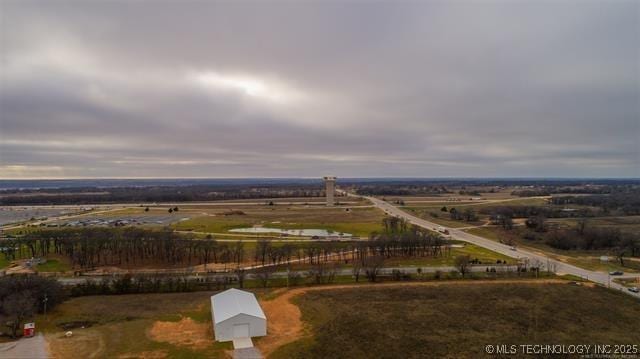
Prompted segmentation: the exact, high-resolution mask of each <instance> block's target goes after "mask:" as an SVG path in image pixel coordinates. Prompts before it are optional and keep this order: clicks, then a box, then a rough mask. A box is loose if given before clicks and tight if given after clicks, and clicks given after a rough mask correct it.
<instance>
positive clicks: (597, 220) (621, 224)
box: [548, 216, 640, 233]
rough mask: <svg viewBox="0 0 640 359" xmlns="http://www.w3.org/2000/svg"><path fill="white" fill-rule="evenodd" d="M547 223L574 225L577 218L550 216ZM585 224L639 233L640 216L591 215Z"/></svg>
mask: <svg viewBox="0 0 640 359" xmlns="http://www.w3.org/2000/svg"><path fill="white" fill-rule="evenodd" d="M548 222H549V224H557V225H559V226H564V227H575V226H576V225H577V223H578V219H577V218H550V219H548ZM587 223H588V224H587V225H591V226H597V227H603V228H616V229H618V230H620V231H621V232H626V233H640V216H624V217H593V218H588V219H587Z"/></svg>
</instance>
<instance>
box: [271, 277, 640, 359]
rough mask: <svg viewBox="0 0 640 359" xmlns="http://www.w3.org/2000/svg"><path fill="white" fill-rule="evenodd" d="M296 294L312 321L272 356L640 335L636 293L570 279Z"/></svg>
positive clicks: (472, 352)
mask: <svg viewBox="0 0 640 359" xmlns="http://www.w3.org/2000/svg"><path fill="white" fill-rule="evenodd" d="M293 301H294V303H296V304H298V305H299V307H300V310H301V312H302V320H303V323H304V324H303V327H304V328H306V329H305V330H304V334H303V335H302V338H301V339H299V340H297V341H295V342H293V343H290V344H287V345H285V346H283V347H281V348H280V349H278V350H276V351H275V352H274V353H273V354H272V355H271V357H273V358H336V357H341V358H345V357H347V358H372V357H376V358H423V357H449V358H451V357H455V358H478V357H485V356H486V353H485V346H486V345H487V344H494V345H497V344H576V343H594V344H595V343H607V344H616V343H617V344H635V343H638V342H640V323H639V322H638V317H639V316H640V305H639V304H638V303H637V301H636V300H634V299H633V298H630V297H629V296H627V295H624V294H621V293H617V292H614V291H609V290H606V289H604V288H599V287H594V288H590V287H585V286H575V285H569V284H566V282H548V283H547V282H544V281H540V282H538V283H516V282H513V283H486V282H485V283H469V282H467V283H458V284H456V285H452V284H442V285H433V286H432V285H427V286H409V285H407V286H397V287H386V288H385V287H375V286H370V287H363V288H344V289H335V290H322V291H320V290H317V291H307V292H306V293H304V294H303V295H300V296H297V297H294V298H293ZM611 303H616V304H615V305H611ZM602 308H607V310H606V311H603V310H602Z"/></svg>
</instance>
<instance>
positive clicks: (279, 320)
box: [256, 279, 566, 357]
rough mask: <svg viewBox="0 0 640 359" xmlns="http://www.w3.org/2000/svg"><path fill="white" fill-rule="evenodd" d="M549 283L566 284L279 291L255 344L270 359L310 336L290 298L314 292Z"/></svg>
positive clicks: (266, 304) (267, 304)
mask: <svg viewBox="0 0 640 359" xmlns="http://www.w3.org/2000/svg"><path fill="white" fill-rule="evenodd" d="M508 283H514V284H531V283H533V284H549V283H566V281H564V280H557V279H548V280H537V279H535V280H474V281H455V282H410V283H378V284H371V283H363V284H346V285H327V286H318V287H308V288H295V289H289V290H286V289H284V290H278V291H276V292H274V293H273V294H274V295H277V296H276V297H275V298H273V299H271V300H262V301H260V305H261V306H262V310H263V311H264V312H265V315H266V316H267V336H266V337H264V338H260V340H259V341H258V342H257V343H256V347H258V349H260V352H262V354H263V355H264V356H265V357H268V356H269V354H271V353H272V352H273V351H274V350H276V349H277V348H279V347H280V346H282V345H285V344H288V343H291V342H293V341H296V340H298V339H300V338H302V337H303V336H305V335H310V333H309V332H308V330H305V326H304V323H303V322H302V319H301V316H302V314H301V312H300V308H298V306H297V305H295V304H293V303H291V298H293V297H295V296H296V295H301V294H304V293H306V292H308V291H313V290H332V289H343V288H355V287H376V288H381V287H401V286H434V287H435V286H441V285H482V284H508Z"/></svg>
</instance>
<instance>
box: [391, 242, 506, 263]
mask: <svg viewBox="0 0 640 359" xmlns="http://www.w3.org/2000/svg"><path fill="white" fill-rule="evenodd" d="M466 255H468V256H469V257H471V259H475V258H477V259H479V260H480V261H481V262H482V263H484V264H495V263H496V261H497V260H498V259H499V260H501V261H506V262H507V263H509V264H513V263H514V259H513V258H510V257H507V256H505V255H502V254H500V253H496V252H493V251H491V250H488V249H485V248H482V247H479V246H476V245H474V244H471V243H465V245H464V247H463V248H451V253H450V254H448V255H444V256H441V257H434V258H420V257H418V258H408V259H407V258H390V259H387V260H385V265H386V266H396V265H397V266H414V267H415V266H427V267H436V266H453V265H454V264H455V259H456V257H457V256H466Z"/></svg>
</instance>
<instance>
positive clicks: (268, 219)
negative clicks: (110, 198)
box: [173, 205, 384, 237]
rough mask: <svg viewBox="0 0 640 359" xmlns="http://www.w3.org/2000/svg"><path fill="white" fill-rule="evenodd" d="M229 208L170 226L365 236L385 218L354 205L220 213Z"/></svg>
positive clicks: (204, 229) (184, 228)
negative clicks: (321, 231) (319, 231)
mask: <svg viewBox="0 0 640 359" xmlns="http://www.w3.org/2000/svg"><path fill="white" fill-rule="evenodd" d="M230 209H235V208H229V209H224V208H219V209H216V210H215V211H211V212H212V213H211V214H216V215H215V216H213V215H202V210H200V212H199V213H200V214H199V215H198V216H196V217H194V218H192V219H190V220H187V221H182V222H178V223H176V224H174V225H173V228H175V229H177V230H183V231H184V230H193V231H196V232H208V233H225V232H227V231H229V230H230V229H234V228H246V227H252V226H254V225H262V226H265V227H273V228H282V229H304V228H310V229H326V230H333V231H335V232H346V233H351V234H354V235H357V236H364V237H366V236H368V235H369V234H370V233H371V232H374V231H380V230H382V219H383V218H384V213H383V212H382V211H380V210H378V209H375V208H353V209H351V210H350V211H346V210H345V208H343V207H330V208H327V207H300V206H285V205H277V206H252V207H249V206H246V207H243V208H242V209H241V211H243V212H244V213H245V214H244V215H238V214H234V215H227V216H225V215H223V214H222V213H223V212H225V211H228V210H230ZM181 213H182V212H181ZM183 213H185V214H188V213H190V212H187V211H184V212H183ZM248 237H250V236H248Z"/></svg>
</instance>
